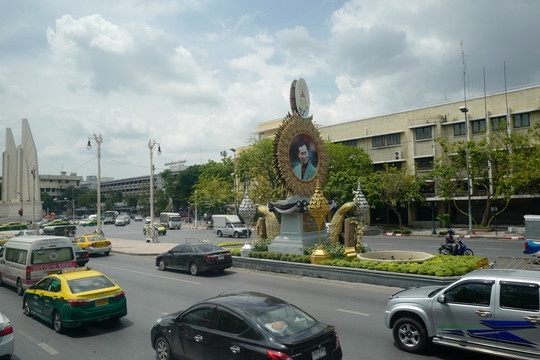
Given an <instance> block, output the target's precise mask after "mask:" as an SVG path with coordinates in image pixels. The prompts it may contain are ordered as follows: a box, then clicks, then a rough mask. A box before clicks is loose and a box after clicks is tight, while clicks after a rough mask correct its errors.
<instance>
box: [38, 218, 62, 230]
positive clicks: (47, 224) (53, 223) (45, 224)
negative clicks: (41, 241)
mask: <svg viewBox="0 0 540 360" xmlns="http://www.w3.org/2000/svg"><path fill="white" fill-rule="evenodd" d="M57 225H69V221H67V220H62V219H56V220H53V221H50V222H48V223H43V224H41V225H39V227H40V228H41V229H43V228H44V227H45V226H57Z"/></svg>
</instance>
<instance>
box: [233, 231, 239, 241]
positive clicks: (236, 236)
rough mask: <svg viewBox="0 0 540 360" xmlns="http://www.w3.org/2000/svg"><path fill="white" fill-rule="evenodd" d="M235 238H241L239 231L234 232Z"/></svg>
mask: <svg viewBox="0 0 540 360" xmlns="http://www.w3.org/2000/svg"><path fill="white" fill-rule="evenodd" d="M234 237H235V238H237V239H238V237H240V234H239V233H238V231H235V232H234Z"/></svg>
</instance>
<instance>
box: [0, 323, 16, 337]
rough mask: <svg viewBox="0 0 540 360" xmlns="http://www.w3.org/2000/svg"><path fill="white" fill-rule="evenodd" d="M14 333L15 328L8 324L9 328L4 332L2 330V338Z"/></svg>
mask: <svg viewBox="0 0 540 360" xmlns="http://www.w3.org/2000/svg"><path fill="white" fill-rule="evenodd" d="M12 332H13V326H11V324H10V323H8V324H7V326H6V327H5V328H4V329H3V330H0V337H2V336H6V335H9V334H11V333H12Z"/></svg>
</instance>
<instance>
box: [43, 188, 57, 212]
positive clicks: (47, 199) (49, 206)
mask: <svg viewBox="0 0 540 360" xmlns="http://www.w3.org/2000/svg"><path fill="white" fill-rule="evenodd" d="M41 201H42V202H43V204H42V206H41V208H42V209H43V210H45V211H49V212H51V211H56V208H57V207H58V204H57V203H56V201H54V198H53V197H52V196H51V195H49V193H46V192H44V193H41Z"/></svg>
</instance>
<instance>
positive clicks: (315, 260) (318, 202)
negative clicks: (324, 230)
mask: <svg viewBox="0 0 540 360" xmlns="http://www.w3.org/2000/svg"><path fill="white" fill-rule="evenodd" d="M308 210H309V213H310V214H311V216H313V217H314V218H315V221H316V222H317V228H318V229H319V247H318V248H317V250H315V251H314V252H313V253H312V254H311V263H312V264H320V263H321V261H323V260H325V259H329V258H330V254H328V252H327V251H326V250H325V249H324V247H323V246H322V243H321V226H322V224H323V222H324V217H325V216H326V214H328V212H329V211H330V204H328V200H326V198H325V197H324V194H323V192H322V189H321V185H320V184H319V179H318V178H317V185H316V187H315V193H314V194H313V196H312V197H311V200H310V201H309V205H308Z"/></svg>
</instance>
